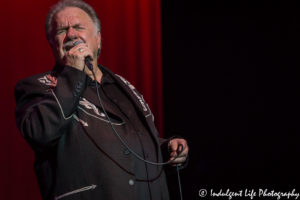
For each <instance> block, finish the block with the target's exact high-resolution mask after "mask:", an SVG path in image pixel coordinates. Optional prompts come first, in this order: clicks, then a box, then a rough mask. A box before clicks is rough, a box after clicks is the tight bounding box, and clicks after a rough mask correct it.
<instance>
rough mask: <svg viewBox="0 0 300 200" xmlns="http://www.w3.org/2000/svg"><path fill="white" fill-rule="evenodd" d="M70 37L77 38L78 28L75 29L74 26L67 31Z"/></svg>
mask: <svg viewBox="0 0 300 200" xmlns="http://www.w3.org/2000/svg"><path fill="white" fill-rule="evenodd" d="M66 36H67V37H68V38H69V39H74V38H77V32H76V30H74V29H73V28H72V27H70V28H69V29H68V31H67V35H66Z"/></svg>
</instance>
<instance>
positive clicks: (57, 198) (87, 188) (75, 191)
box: [54, 185, 97, 200]
mask: <svg viewBox="0 0 300 200" xmlns="http://www.w3.org/2000/svg"><path fill="white" fill-rule="evenodd" d="M96 187H97V185H90V186H86V187H83V188H79V189H77V190H73V191H71V192H67V193H64V194H62V195H59V196H57V197H54V200H59V199H62V198H64V197H67V196H70V195H72V194H77V193H79V192H84V191H87V190H93V189H95V188H96Z"/></svg>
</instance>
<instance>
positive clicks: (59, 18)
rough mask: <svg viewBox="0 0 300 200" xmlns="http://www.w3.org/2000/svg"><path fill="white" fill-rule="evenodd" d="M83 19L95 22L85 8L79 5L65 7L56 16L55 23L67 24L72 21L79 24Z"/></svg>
mask: <svg viewBox="0 0 300 200" xmlns="http://www.w3.org/2000/svg"><path fill="white" fill-rule="evenodd" d="M83 21H84V22H91V23H93V21H92V19H91V18H90V16H89V15H88V14H87V13H86V12H85V11H84V10H82V9H80V8H77V7H66V8H63V9H62V10H60V11H59V12H57V13H56V15H55V17H54V23H55V24H56V25H57V26H66V25H70V23H72V24H74V23H75V24H77V23H80V22H83Z"/></svg>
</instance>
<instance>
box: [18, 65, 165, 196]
mask: <svg viewBox="0 0 300 200" xmlns="http://www.w3.org/2000/svg"><path fill="white" fill-rule="evenodd" d="M101 70H105V72H107V73H109V74H110V75H111V76H112V77H113V79H114V80H115V81H116V82H117V84H119V86H121V88H122V89H123V90H124V91H125V92H126V94H127V95H128V96H129V98H130V99H131V100H132V102H134V104H135V106H136V108H137V110H138V112H139V114H140V115H141V116H144V120H145V121H146V124H147V126H148V127H147V128H148V130H150V133H151V134H152V135H153V138H155V141H154V143H155V145H156V149H157V151H156V152H154V153H156V154H157V156H158V158H159V159H158V160H159V161H160V162H161V161H162V156H161V150H160V146H161V144H162V142H164V141H165V140H163V139H161V138H159V134H158V132H157V129H156V128H155V125H154V121H153V120H154V118H153V115H152V113H151V111H150V109H149V107H148V105H147V104H146V102H145V101H144V99H143V97H142V95H140V93H139V92H138V91H137V90H136V89H135V88H134V87H133V86H132V85H131V84H130V83H129V82H128V81H126V80H125V79H124V78H122V77H120V76H118V75H115V74H114V73H112V72H111V71H110V70H108V69H106V68H104V67H101ZM88 81H90V79H89V78H88V77H87V76H86V75H85V74H84V73H83V72H81V71H78V70H76V69H74V68H72V67H68V66H65V67H62V66H56V67H55V68H54V70H52V71H51V72H48V73H45V74H39V75H35V76H32V77H29V78H26V79H24V80H21V81H20V82H19V83H18V84H17V86H16V89H15V98H16V102H17V107H16V122H17V126H18V128H19V129H20V131H21V133H22V134H23V136H24V138H25V139H26V140H27V142H28V143H29V144H30V145H31V147H32V148H33V149H34V151H35V155H36V160H35V172H36V175H37V178H38V183H39V187H40V191H41V193H42V196H43V199H51V200H52V199H57V200H58V199H63V200H68V199H72V200H79V199H89V200H93V199H97V200H99V199H105V200H120V199H135V197H136V196H135V194H136V192H135V175H134V169H133V164H132V163H133V162H132V161H133V159H134V157H133V155H132V154H130V153H128V150H127V149H126V148H125V147H124V146H123V145H122V144H121V142H120V140H119V139H118V138H117V137H116V136H115V135H114V133H113V131H112V129H111V127H110V124H109V123H108V121H107V119H106V117H105V115H103V112H102V111H101V106H100V105H99V101H98V99H97V95H96V94H95V92H92V91H90V88H89V87H87V85H88ZM107 112H108V113H111V114H113V115H115V114H116V113H113V110H112V109H109V107H108V108H107ZM113 123H114V127H115V128H116V129H117V130H118V129H122V128H124V127H123V126H124V124H123V123H122V121H118V120H116V121H114V122H113ZM95 130H96V131H95ZM124 139H125V140H126V136H125V138H124ZM150 176H152V177H155V181H159V182H160V184H161V187H162V188H163V189H162V191H164V192H163V193H162V194H161V196H162V199H168V198H169V197H168V190H167V185H166V179H165V174H164V172H163V170H162V168H161V167H160V168H159V170H158V171H157V173H156V174H152V175H150Z"/></svg>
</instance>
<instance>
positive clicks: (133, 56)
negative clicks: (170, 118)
mask: <svg viewBox="0 0 300 200" xmlns="http://www.w3.org/2000/svg"><path fill="white" fill-rule="evenodd" d="M55 2H56V1H55V0H26V1H21V0H9V1H2V2H1V4H2V5H1V12H0V20H1V21H0V22H1V31H0V34H1V35H0V36H1V37H0V55H1V79H0V81H1V84H0V87H1V98H0V101H1V106H2V109H1V120H0V121H1V131H0V132H1V134H0V137H1V138H0V162H1V163H0V177H1V178H0V199H1V200H2V199H3V200H11V199H12V200H18V199H22V200H38V199H41V197H40V194H39V191H38V186H37V182H36V179H35V175H34V171H33V160H34V155H33V152H32V150H31V149H30V147H29V146H28V145H27V143H26V142H25V141H24V140H23V138H22V136H21V134H20V133H19V132H18V130H17V128H16V125H15V119H14V109H15V101H14V94H13V91H14V86H15V84H16V82H17V81H18V80H19V79H22V78H25V77H27V76H30V75H33V74H37V73H42V72H45V71H48V70H50V69H52V67H53V65H54V59H53V58H52V54H51V51H50V47H49V46H48V43H47V40H46V37H45V32H44V19H45V15H46V13H47V11H48V9H49V7H50V6H51V5H52V4H54V3H55ZM86 2H88V3H89V4H91V5H92V6H93V7H94V8H95V10H96V11H97V13H98V15H99V17H100V20H101V23H102V51H101V57H100V63H101V64H103V65H105V66H107V67H108V68H110V69H111V70H113V71H114V72H116V73H117V74H120V75H122V76H124V77H125V78H127V79H128V80H129V81H130V82H131V83H132V84H133V85H135V86H136V88H137V89H138V90H139V91H140V92H141V93H142V94H143V95H144V98H145V100H146V101H147V102H148V104H149V106H150V108H151V109H152V111H153V113H154V115H155V117H156V119H155V120H156V124H157V126H158V128H159V130H160V133H162V69H161V16H160V15H161V10H160V0H94V1H92V0H87V1H86ZM70 170H71V169H70Z"/></svg>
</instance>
